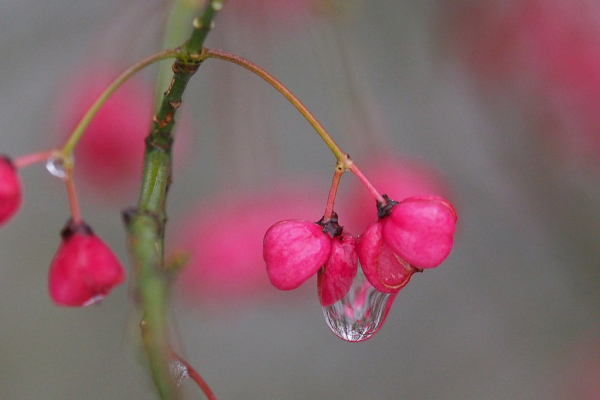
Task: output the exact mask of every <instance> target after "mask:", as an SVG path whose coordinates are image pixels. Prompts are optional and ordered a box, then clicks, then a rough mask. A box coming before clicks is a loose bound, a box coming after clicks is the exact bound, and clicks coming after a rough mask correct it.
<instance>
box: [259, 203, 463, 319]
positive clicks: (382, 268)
mask: <svg viewBox="0 0 600 400" xmlns="http://www.w3.org/2000/svg"><path fill="white" fill-rule="evenodd" d="M384 199H385V201H386V202H385V203H378V220H377V221H374V222H372V223H371V224H370V225H369V226H368V227H367V228H366V230H365V231H364V232H363V233H362V234H361V235H360V236H359V237H358V238H355V237H354V236H352V235H350V234H348V233H346V232H344V230H343V228H341V227H340V226H339V225H338V224H337V216H336V215H335V214H334V216H333V217H332V218H331V219H329V220H328V221H324V220H321V221H319V222H317V223H313V222H309V221H303V220H287V221H281V222H278V223H276V224H275V225H273V226H271V228H269V230H268V231H267V233H266V235H265V238H264V242H263V255H264V259H265V262H266V264H267V271H268V275H269V279H270V280H271V283H272V284H273V285H274V286H275V287H276V288H278V289H282V290H290V289H295V288H297V287H298V286H300V285H301V284H302V283H304V282H305V281H306V280H307V279H309V278H310V277H311V276H313V275H314V274H316V273H318V293H319V299H320V301H321V305H322V306H323V307H327V306H330V305H332V304H334V303H336V302H338V301H340V300H342V299H343V298H344V297H345V296H346V295H347V294H348V292H349V290H350V288H351V286H352V282H353V280H354V279H355V277H356V275H357V272H358V262H359V261H360V264H361V267H362V271H363V273H364V275H365V277H366V278H367V280H368V281H369V283H370V284H371V285H372V286H373V287H374V288H375V289H376V290H377V291H379V292H382V293H397V292H398V291H399V290H400V289H402V288H403V287H404V286H406V284H407V283H408V282H409V280H410V278H411V276H412V275H413V274H414V273H415V272H418V271H422V270H423V269H426V268H434V267H437V266H438V265H440V264H441V263H442V262H443V261H444V260H445V259H446V257H447V256H448V255H449V254H450V250H451V249H452V245H453V235H454V231H455V226H456V212H455V211H454V208H453V207H452V205H451V204H450V203H448V202H447V201H446V200H444V199H442V198H440V197H435V196H422V197H409V198H407V199H405V200H403V201H401V202H399V203H398V202H396V201H393V200H390V199H389V198H387V197H385V196H384Z"/></svg>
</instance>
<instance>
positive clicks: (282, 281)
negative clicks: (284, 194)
mask: <svg viewBox="0 0 600 400" xmlns="http://www.w3.org/2000/svg"><path fill="white" fill-rule="evenodd" d="M330 251H331V238H330V236H329V235H327V234H326V233H324V232H323V228H322V227H320V226H319V225H317V224H315V223H314V222H309V221H303V220H289V221H281V222H278V223H276V224H275V225H273V226H271V227H270V228H269V229H268V230H267V233H266V234H265V237H264V239H263V258H264V259H265V262H266V264H267V273H268V275H269V279H270V280H271V283H272V284H273V286H275V287H276V288H278V289H281V290H290V289H295V288H297V287H298V286H300V285H301V284H302V283H304V282H305V281H306V280H307V279H308V278H310V277H311V276H313V275H314V274H316V273H317V271H318V270H319V269H320V268H321V267H322V266H323V264H325V261H327V259H328V257H329V253H330Z"/></svg>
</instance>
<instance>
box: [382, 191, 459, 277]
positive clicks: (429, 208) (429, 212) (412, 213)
mask: <svg viewBox="0 0 600 400" xmlns="http://www.w3.org/2000/svg"><path fill="white" fill-rule="evenodd" d="M382 223H383V230H382V236H383V240H384V242H385V243H386V244H387V245H388V246H389V247H390V250H391V251H392V252H393V253H395V254H396V255H398V256H399V257H400V258H401V259H402V260H404V261H406V262H407V263H409V264H410V265H411V266H413V267H415V268H434V267H437V266H438V265H440V264H441V263H442V262H443V261H444V260H445V259H446V257H448V254H450V251H451V250H452V245H453V243H454V239H453V235H454V231H455V229H456V211H454V207H452V205H451V204H450V203H448V202H447V201H446V200H444V199H442V198H441V197H436V196H423V197H409V198H408V199H405V200H403V201H402V202H400V203H398V204H396V205H395V206H394V207H393V208H392V210H391V213H390V215H389V216H388V217H386V218H384V219H383V220H382Z"/></svg>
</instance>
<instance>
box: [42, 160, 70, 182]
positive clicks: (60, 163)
mask: <svg viewBox="0 0 600 400" xmlns="http://www.w3.org/2000/svg"><path fill="white" fill-rule="evenodd" d="M46 169H47V170H48V172H50V175H52V176H55V177H57V178H60V179H65V177H66V176H67V171H66V167H65V160H64V159H63V158H62V157H50V158H48V159H47V160H46Z"/></svg>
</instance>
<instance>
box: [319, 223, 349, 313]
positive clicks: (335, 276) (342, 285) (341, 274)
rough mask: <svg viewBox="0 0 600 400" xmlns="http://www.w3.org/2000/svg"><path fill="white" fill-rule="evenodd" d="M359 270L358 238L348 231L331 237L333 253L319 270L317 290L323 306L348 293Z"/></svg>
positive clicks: (336, 300)
mask: <svg viewBox="0 0 600 400" xmlns="http://www.w3.org/2000/svg"><path fill="white" fill-rule="evenodd" d="M357 272H358V257H357V256H356V238H354V236H352V235H349V234H347V233H345V232H344V233H342V235H341V236H338V237H335V238H332V239H331V254H330V255H329V259H328V260H327V262H326V263H325V265H324V266H323V268H322V269H321V270H319V275H318V281H317V290H318V294H319V300H320V301H321V305H322V306H323V307H328V306H330V305H332V304H334V303H336V302H338V301H339V300H341V299H342V298H344V296H346V294H348V291H349V290H350V287H351V286H352V281H353V280H354V277H355V276H356V273H357Z"/></svg>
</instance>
